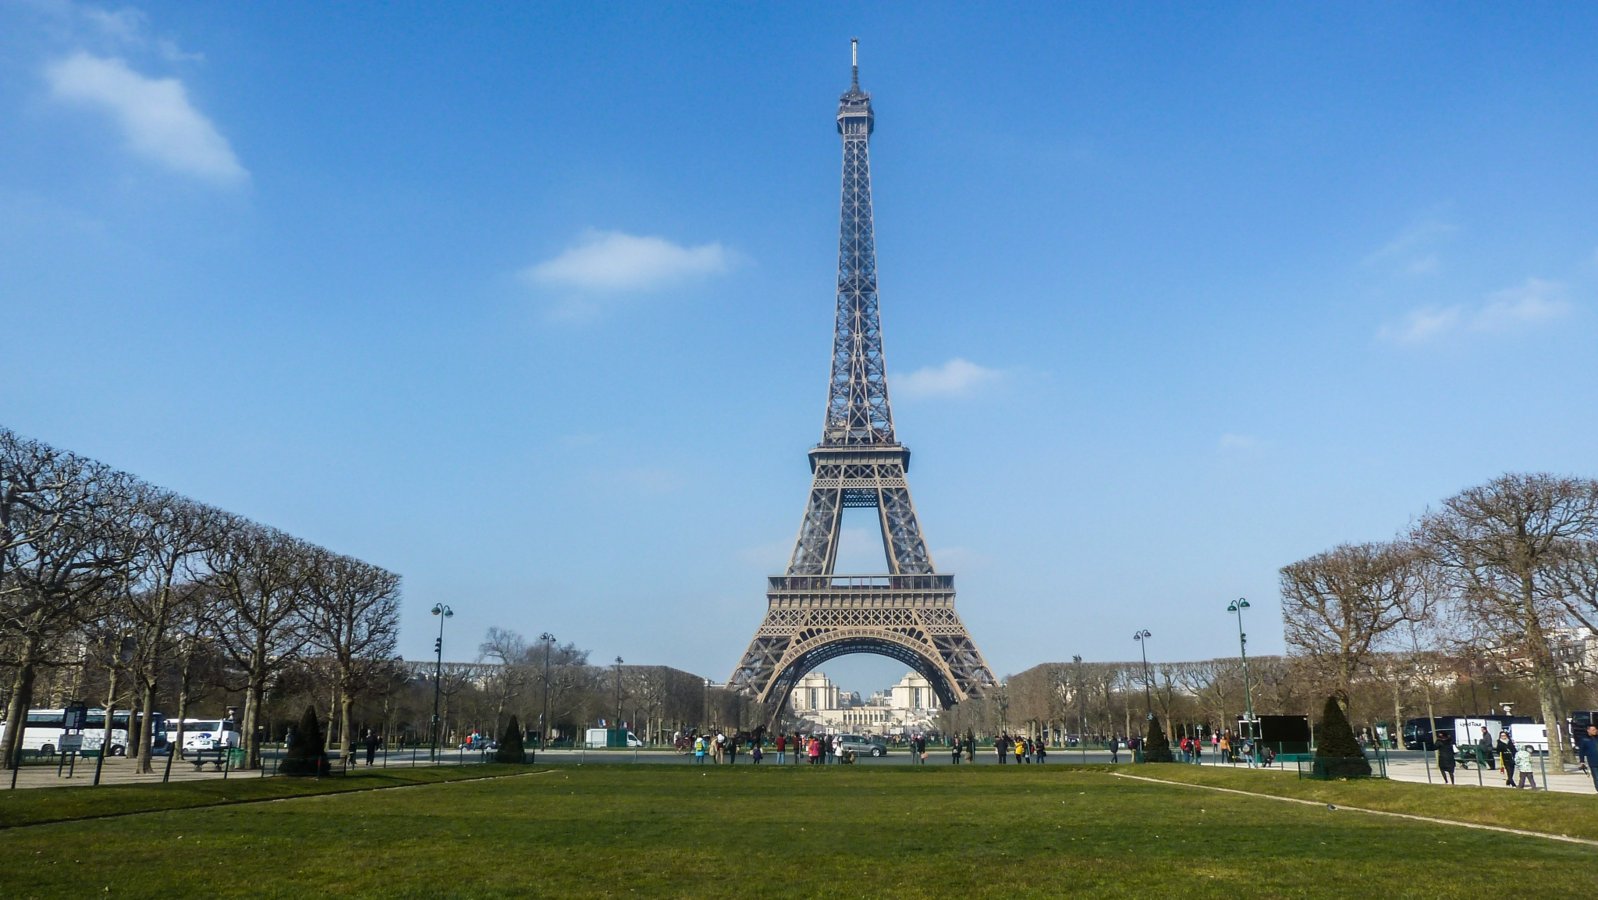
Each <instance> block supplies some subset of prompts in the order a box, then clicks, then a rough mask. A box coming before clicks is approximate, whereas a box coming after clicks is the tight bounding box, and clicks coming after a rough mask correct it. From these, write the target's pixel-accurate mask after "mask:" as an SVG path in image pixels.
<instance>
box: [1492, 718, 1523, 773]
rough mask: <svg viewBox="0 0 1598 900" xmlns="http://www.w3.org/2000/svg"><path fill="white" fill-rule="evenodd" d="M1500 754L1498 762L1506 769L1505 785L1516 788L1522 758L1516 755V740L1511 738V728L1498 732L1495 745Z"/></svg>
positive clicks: (1507, 727) (1506, 726) (1505, 727)
mask: <svg viewBox="0 0 1598 900" xmlns="http://www.w3.org/2000/svg"><path fill="white" fill-rule="evenodd" d="M1493 749H1494V750H1496V751H1497V752H1498V761H1499V762H1500V763H1501V764H1502V765H1503V767H1504V784H1507V785H1509V786H1510V787H1514V786H1515V769H1516V768H1517V767H1518V766H1519V765H1520V757H1519V756H1517V755H1516V754H1515V739H1514V738H1512V737H1510V736H1509V726H1508V725H1505V726H1504V727H1503V728H1501V729H1499V731H1498V743H1497V744H1495V745H1494V747H1493Z"/></svg>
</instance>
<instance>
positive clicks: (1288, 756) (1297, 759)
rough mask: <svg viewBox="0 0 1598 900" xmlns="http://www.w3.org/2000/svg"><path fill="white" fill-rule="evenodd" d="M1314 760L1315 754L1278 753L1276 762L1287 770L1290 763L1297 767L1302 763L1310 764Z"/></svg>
mask: <svg viewBox="0 0 1598 900" xmlns="http://www.w3.org/2000/svg"><path fill="white" fill-rule="evenodd" d="M1314 758H1315V754H1313V753H1278V754H1276V760H1275V761H1276V762H1278V763H1280V764H1281V765H1282V766H1283V767H1284V768H1285V767H1286V766H1287V764H1288V763H1293V764H1294V765H1297V764H1298V763H1301V762H1309V761H1310V760H1312V759H1314Z"/></svg>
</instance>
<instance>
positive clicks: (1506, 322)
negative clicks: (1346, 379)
mask: <svg viewBox="0 0 1598 900" xmlns="http://www.w3.org/2000/svg"><path fill="white" fill-rule="evenodd" d="M1571 309H1572V305H1571V303H1570V301H1569V300H1567V299H1566V298H1565V286H1564V285H1563V284H1560V283H1559V282H1556V281H1545V280H1543V279H1541V278H1528V279H1526V282H1525V283H1524V284H1522V285H1520V286H1518V287H1513V288H1508V289H1505V290H1502V291H1497V292H1495V293H1493V294H1489V295H1488V296H1487V299H1486V300H1485V301H1484V302H1482V303H1479V304H1475V305H1466V304H1454V305H1451V306H1428V307H1422V308H1420V309H1416V310H1412V311H1410V312H1409V313H1408V314H1406V315H1405V316H1404V317H1403V318H1402V319H1400V320H1399V321H1397V322H1391V323H1388V324H1386V325H1383V326H1382V327H1381V329H1380V330H1379V331H1378V332H1377V336H1378V337H1380V338H1382V339H1383V340H1387V341H1392V342H1393V343H1397V344H1422V343H1426V342H1429V341H1433V340H1439V339H1442V338H1445V337H1448V336H1450V335H1454V334H1462V333H1476V334H1507V333H1510V332H1514V331H1520V330H1524V329H1527V328H1533V327H1536V326H1538V325H1542V324H1545V323H1548V322H1552V321H1555V320H1557V319H1560V318H1562V317H1564V316H1565V315H1566V314H1568V313H1569V312H1570V310H1571Z"/></svg>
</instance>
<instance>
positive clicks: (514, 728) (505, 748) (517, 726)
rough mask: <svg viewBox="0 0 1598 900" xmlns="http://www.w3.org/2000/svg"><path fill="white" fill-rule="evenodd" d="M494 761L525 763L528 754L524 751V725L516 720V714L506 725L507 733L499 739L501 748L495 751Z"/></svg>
mask: <svg viewBox="0 0 1598 900" xmlns="http://www.w3.org/2000/svg"><path fill="white" fill-rule="evenodd" d="M494 761H495V762H503V763H523V762H526V761H527V756H526V754H524V753H523V752H522V726H521V723H520V722H517V721H516V717H515V716H511V717H510V722H509V723H507V724H506V725H505V733H504V734H503V735H502V736H501V737H500V739H499V749H498V750H495V751H494Z"/></svg>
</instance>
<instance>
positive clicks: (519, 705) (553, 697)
mask: <svg viewBox="0 0 1598 900" xmlns="http://www.w3.org/2000/svg"><path fill="white" fill-rule="evenodd" d="M588 656H589V653H588V651H587V650H583V649H579V648H578V647H577V646H576V645H575V644H571V643H565V644H562V643H558V642H557V641H555V640H554V639H553V638H541V639H538V640H535V641H534V642H531V643H529V642H528V641H527V639H526V638H524V637H523V636H522V635H521V634H520V633H519V632H516V631H513V630H510V629H504V628H490V629H489V630H488V634H487V636H486V638H485V640H484V641H483V643H482V644H481V645H480V646H479V648H478V660H479V665H478V666H475V667H473V666H460V665H457V666H455V667H454V669H455V670H456V672H457V673H459V674H457V675H455V676H453V677H451V676H449V675H446V676H445V678H444V679H443V681H442V682H441V685H442V687H441V689H442V690H445V691H453V692H454V693H456V694H459V695H461V696H460V697H459V699H458V700H457V699H455V698H453V697H452V706H453V707H454V708H457V709H461V708H468V709H471V710H473V711H474V712H475V713H476V714H477V715H476V716H475V718H476V719H477V720H478V721H481V722H482V723H483V725H484V730H485V731H487V728H488V726H489V725H490V724H491V725H492V728H493V730H492V732H490V733H492V734H494V735H498V734H499V733H500V731H501V729H502V728H503V726H504V723H505V722H506V720H507V719H508V717H509V716H512V715H514V716H516V718H517V721H519V722H521V723H523V724H524V725H527V726H528V730H529V731H535V732H541V733H542V732H545V731H548V732H549V733H550V734H551V735H554V734H560V735H562V736H571V735H575V734H578V733H579V732H580V731H581V729H583V728H585V727H587V726H589V725H593V724H595V723H597V722H598V721H599V720H601V719H604V720H606V721H618V720H619V721H621V722H626V723H628V725H629V726H630V727H631V728H632V729H633V731H634V732H636V733H637V734H638V735H639V737H641V738H643V739H644V740H647V741H650V742H652V743H661V742H664V741H665V740H667V739H669V737H670V735H671V734H672V733H674V732H678V731H684V732H686V731H688V730H690V729H693V728H701V729H702V728H709V727H718V726H719V727H723V728H739V727H754V726H755V725H758V724H762V723H761V722H759V721H758V720H759V718H760V713H759V711H758V710H757V709H756V707H755V706H754V704H753V703H751V702H750V701H749V699H748V698H747V697H744V696H743V695H741V694H738V693H737V692H734V691H730V690H727V689H726V688H723V687H719V686H715V685H712V684H710V683H709V682H707V681H706V680H705V679H704V678H702V677H700V676H698V675H694V674H692V673H689V672H684V671H682V670H680V669H673V668H669V667H666V666H636V665H634V666H630V665H626V664H624V663H623V662H621V661H620V660H617V661H616V662H615V663H613V664H612V665H608V666H606V665H595V664H590V663H589V660H588ZM466 672H470V673H471V674H470V675H466V674H465V673H466ZM546 699H547V705H548V709H549V721H548V723H545V721H544V710H545V704H546ZM535 723H536V725H535ZM546 724H547V726H548V727H547V728H546Z"/></svg>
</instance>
